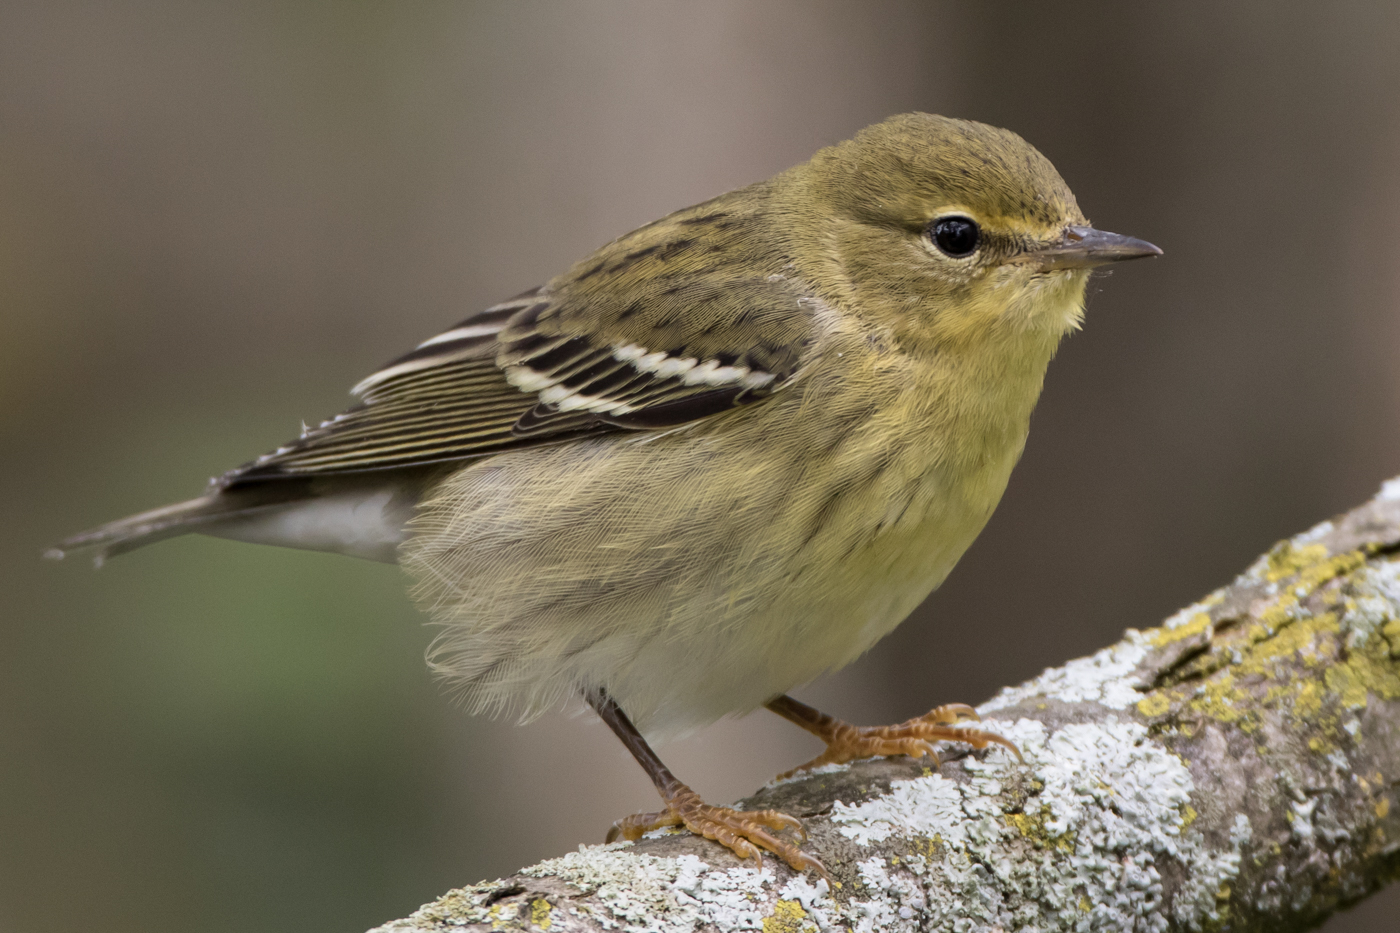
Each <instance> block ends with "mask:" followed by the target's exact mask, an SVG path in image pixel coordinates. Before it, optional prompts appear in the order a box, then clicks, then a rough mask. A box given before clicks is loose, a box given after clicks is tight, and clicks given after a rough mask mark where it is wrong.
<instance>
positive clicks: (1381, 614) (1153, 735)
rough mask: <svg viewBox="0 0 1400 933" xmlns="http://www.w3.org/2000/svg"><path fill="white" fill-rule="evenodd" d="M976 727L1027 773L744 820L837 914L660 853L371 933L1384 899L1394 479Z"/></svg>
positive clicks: (955, 777) (895, 771)
mask: <svg viewBox="0 0 1400 933" xmlns="http://www.w3.org/2000/svg"><path fill="white" fill-rule="evenodd" d="M981 711H982V713H983V715H984V716H985V717H986V718H987V722H988V726H989V727H990V728H992V729H996V730H999V731H1001V732H1002V733H1003V734H1004V735H1007V736H1009V737H1011V738H1013V739H1015V740H1016V741H1017V742H1018V743H1019V744H1020V747H1021V749H1022V750H1023V751H1024V753H1025V762H1024V763H1018V762H1016V761H1015V760H1014V758H1012V757H1011V756H1010V755H1008V754H1007V753H1006V752H1005V751H1004V750H1001V749H998V748H995V747H993V748H991V749H988V750H985V751H982V752H977V753H970V754H969V753H963V754H962V755H961V756H960V757H956V758H954V757H952V756H951V754H950V756H949V757H948V758H947V759H945V761H944V762H943V765H942V768H941V769H940V770H939V771H937V772H936V773H935V772H933V771H930V770H929V769H928V768H927V767H925V763H924V762H918V761H913V760H909V759H876V760H870V761H864V762H858V763H855V764H853V765H849V766H841V767H829V768H826V769H823V770H821V771H820V772H818V773H811V774H809V775H807V776H805V777H802V778H799V779H796V780H792V781H788V782H784V783H780V784H774V785H769V786H768V787H765V788H763V789H762V790H760V791H759V792H758V793H757V794H756V795H754V796H753V797H751V798H749V799H748V800H747V801H744V802H743V803H742V806H745V807H755V808H757V807H775V808H778V809H782V810H785V811H787V812H789V813H792V814H794V815H798V816H801V817H803V818H804V819H805V820H806V822H807V827H808V829H809V832H810V834H811V836H810V840H809V841H808V843H807V844H806V846H805V848H806V849H807V850H808V851H810V852H812V853H813V854H815V855H817V856H818V857H819V858H821V859H822V860H823V861H824V862H825V863H826V865H827V866H829V867H830V868H831V870H832V874H833V876H834V879H835V882H836V883H835V885H834V889H831V890H829V889H828V886H827V884H826V882H824V881H819V880H817V879H816V878H814V877H811V876H806V877H803V876H797V875H794V873H792V872H791V871H789V870H788V868H787V866H786V865H783V864H782V863H781V862H779V861H778V860H777V859H776V858H773V857H769V858H768V859H767V861H766V862H765V864H764V867H763V869H762V870H761V871H757V870H755V869H753V868H752V867H749V866H748V865H746V864H742V863H740V862H739V861H738V860H737V859H736V858H734V857H733V856H732V855H730V854H729V853H728V851H727V850H724V849H722V848H720V847H719V846H718V845H716V844H714V843H710V842H706V841H704V840H701V839H697V838H695V837H692V836H690V835H687V834H674V833H673V834H670V835H661V836H657V837H655V838H647V839H644V840H642V841H640V842H639V843H637V844H627V843H623V844H618V845H611V846H594V847H590V848H583V849H580V851H578V852H576V853H572V854H570V855H567V856H565V857H563V858H559V859H552V860H549V861H546V862H542V863H540V864H539V865H535V866H532V867H530V868H525V869H522V870H521V871H520V872H518V873H516V874H514V875H511V876H510V877H508V878H504V879H500V880H497V881H492V882H487V883H483V884H477V885H472V886H470V887H466V888H461V889H459V890H455V891H451V892H449V893H447V894H446V895H444V896H443V897H442V898H440V899H439V900H437V901H435V902H433V903H431V904H428V905H426V906H424V907H423V908H422V909H420V910H419V911H418V912H417V913H415V914H413V915H412V916H411V917H409V918H407V919H404V920H399V921H395V922H393V923H389V924H387V925H385V926H383V927H380V928H378V931H377V933H420V931H421V933H428V931H432V933H440V931H445V930H462V929H470V930H492V929H495V930H502V929H504V930H550V931H571V930H589V931H593V930H639V931H689V930H737V929H754V930H763V931H765V933H797V931H808V930H853V931H862V930H949V931H957V933H971V931H1012V930H1039V931H1047V933H1048V931H1071V930H1073V931H1088V930H1105V931H1113V933H1127V931H1154V933H1161V931H1178V930H1182V931H1184V930H1231V931H1261V933H1262V931H1269V933H1287V931H1292V930H1303V929H1307V928H1309V927H1311V926H1313V925H1314V924H1316V923H1318V922H1320V921H1321V920H1322V919H1323V918H1325V917H1326V916H1328V915H1329V914H1331V913H1332V912H1334V911H1335V910H1337V909H1338V908H1339V907H1342V906H1345V905H1346V904H1348V903H1351V902H1354V901H1356V900H1358V899H1360V898H1362V897H1365V896H1366V895H1367V894H1369V893H1371V892H1373V891H1375V890H1377V889H1378V888H1380V887H1381V886H1382V885H1384V884H1386V883H1387V882H1388V881H1390V880H1392V879H1394V878H1395V877H1396V876H1397V875H1400V807H1397V806H1396V804H1397V802H1400V801H1397V800H1396V795H1397V785H1400V479H1396V480H1392V481H1391V482H1390V483H1387V484H1386V486H1385V488H1383V489H1382V491H1381V493H1380V494H1379V495H1378V496H1377V497H1376V498H1375V499H1373V500H1372V501H1370V502H1368V503H1366V504H1365V505H1363V506H1361V507H1360V508H1358V509H1356V510H1354V511H1352V512H1350V513H1348V514H1347V515H1345V516H1342V517H1341V518H1338V519H1336V520H1335V521H1332V522H1324V523H1323V524H1321V525H1319V526H1317V527H1316V528H1313V529H1312V530H1310V531H1308V532H1305V533H1303V534H1301V535H1298V536H1297V537H1295V538H1292V539H1290V540H1288V541H1284V542H1282V543H1280V544H1279V545H1278V546H1277V547H1275V548H1274V549H1273V550H1271V551H1270V552H1269V553H1268V554H1266V555H1264V556H1263V557H1261V558H1259V560H1258V561H1256V562H1255V563H1254V565H1253V566H1251V567H1250V568H1249V569H1248V570H1246V571H1245V572H1244V573H1243V574H1241V575H1240V576H1239V577H1238V578H1237V579H1236V580H1235V581H1234V582H1233V583H1231V584H1230V585H1229V586H1226V587H1224V588H1222V589H1220V590H1217V591H1216V592H1214V593H1212V594H1210V595H1209V596H1207V597H1206V598H1205V599H1203V600H1201V601H1200V602H1199V603H1197V604H1195V605H1193V606H1190V607H1188V608H1186V609H1183V610H1182V611H1181V612H1179V613H1177V614H1176V615H1174V616H1172V617H1171V618H1170V619H1168V620H1166V622H1164V623H1163V624H1162V625H1161V626H1159V627H1157V628H1154V629H1149V630H1147V631H1142V632H1139V631H1136V630H1132V629H1130V630H1129V631H1127V632H1126V633H1125V635H1124V638H1123V640H1122V641H1120V642H1118V643H1117V644H1116V645H1113V646H1111V647H1109V648H1105V649H1104V650H1102V651H1100V652H1099V653H1097V654H1095V655H1093V656H1092V657H1089V658H1081V659H1079V660H1076V661H1071V662H1070V663H1069V664H1067V665H1065V666H1064V667H1061V668H1057V669H1054V670H1050V671H1047V672H1046V673H1044V674H1042V675H1041V676H1040V677H1038V678H1036V679H1035V680H1033V681H1031V682H1029V683H1027V684H1023V685H1022V686H1019V687H1014V688H1009V689H1007V690H1004V691H1002V692H1001V694H999V695H998V696H997V697H995V698H994V699H993V700H991V701H990V702H989V703H987V704H985V705H984V706H983V707H982V709H981Z"/></svg>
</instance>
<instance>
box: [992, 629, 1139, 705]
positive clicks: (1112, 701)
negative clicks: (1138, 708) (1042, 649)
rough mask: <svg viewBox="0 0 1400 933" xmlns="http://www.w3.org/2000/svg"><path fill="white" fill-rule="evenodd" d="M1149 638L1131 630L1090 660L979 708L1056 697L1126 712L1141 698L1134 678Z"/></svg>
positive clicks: (1006, 691) (1058, 670)
mask: <svg viewBox="0 0 1400 933" xmlns="http://www.w3.org/2000/svg"><path fill="white" fill-rule="evenodd" d="M1148 647H1149V644H1148V641H1147V638H1146V636H1144V635H1143V634H1142V633H1141V632H1139V631H1137V630H1135V629H1129V630H1128V631H1127V632H1126V633H1125V634H1124V636H1123V640H1122V641H1120V642H1118V643H1117V644H1116V645H1111V646H1109V647H1107V648H1104V649H1103V650H1102V651H1099V652H1097V653H1096V654H1092V655H1090V656H1089V657H1087V658H1076V659H1075V660H1073V661H1070V662H1069V663H1068V664H1066V665H1065V666H1064V667H1056V668H1052V669H1050V670H1047V671H1045V672H1044V673H1043V674H1041V675H1040V676H1039V677H1037V678H1035V679H1034V680H1031V681H1028V682H1027V683H1024V684H1021V685H1020V686H1018V687H1007V688H1006V689H1004V690H1002V691H1001V692H1000V693H998V694H997V695H996V696H994V697H992V699H990V700H988V701H987V702H986V703H984V704H982V706H981V707H979V711H980V712H982V713H988V712H991V711H993V710H999V709H1005V708H1006V707H1008V706H1015V705H1016V704H1018V703H1022V702H1024V701H1026V700H1035V699H1045V698H1053V699H1056V700H1061V701H1063V702H1066V703H1085V702H1093V703H1100V704H1102V705H1104V706H1107V707H1109V708H1110V709H1127V708H1128V707H1130V706H1132V705H1133V704H1135V703H1136V702H1137V701H1138V700H1140V699H1142V694H1141V693H1140V692H1139V691H1138V687H1139V686H1140V683H1139V681H1138V679H1137V678H1136V677H1135V676H1133V674H1134V672H1135V671H1136V670H1137V666H1138V664H1140V663H1141V662H1142V659H1143V657H1144V656H1146V654H1147V650H1148Z"/></svg>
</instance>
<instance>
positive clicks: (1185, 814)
mask: <svg viewBox="0 0 1400 933" xmlns="http://www.w3.org/2000/svg"><path fill="white" fill-rule="evenodd" d="M1198 816H1200V814H1199V813H1197V812H1196V808H1195V807H1193V806H1191V805H1190V804H1189V803H1188V804H1186V805H1185V806H1183V807H1182V808H1181V828H1182V829H1185V828H1186V827H1188V826H1190V825H1191V824H1192V823H1194V822H1196V817H1198Z"/></svg>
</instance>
